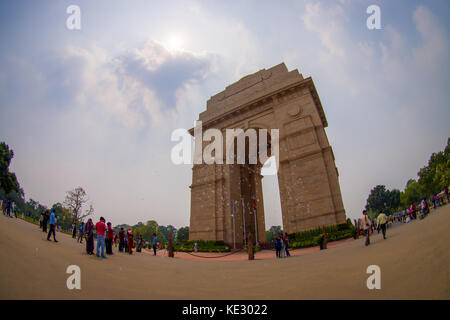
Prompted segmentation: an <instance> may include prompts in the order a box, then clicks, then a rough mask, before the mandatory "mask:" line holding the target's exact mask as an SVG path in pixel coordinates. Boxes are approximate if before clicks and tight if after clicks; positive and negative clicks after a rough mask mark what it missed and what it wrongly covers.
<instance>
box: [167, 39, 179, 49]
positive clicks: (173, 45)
mask: <svg viewBox="0 0 450 320" xmlns="http://www.w3.org/2000/svg"><path fill="white" fill-rule="evenodd" d="M167 46H168V49H169V50H181V49H182V47H183V40H182V39H181V37H179V36H171V37H170V38H169V40H168V42H167Z"/></svg>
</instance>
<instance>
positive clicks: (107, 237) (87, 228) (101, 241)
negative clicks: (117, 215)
mask: <svg viewBox="0 0 450 320" xmlns="http://www.w3.org/2000/svg"><path fill="white" fill-rule="evenodd" d="M105 222H106V221H105V218H103V217H100V220H99V221H98V222H97V223H96V224H95V225H94V223H93V221H92V219H89V220H88V221H87V222H86V223H84V222H81V223H80V224H79V225H78V226H77V225H76V224H74V225H73V226H72V227H73V229H72V237H73V238H77V242H80V243H83V238H85V239H86V252H87V254H89V255H92V254H94V230H95V231H96V235H97V247H96V255H97V257H100V256H101V257H102V258H104V259H106V255H112V254H114V253H113V245H114V246H115V247H116V248H117V246H118V247H119V252H124V251H125V252H126V253H129V254H132V253H133V248H136V252H142V249H143V248H144V247H147V246H148V242H147V241H144V239H143V237H142V235H140V234H139V232H137V234H136V238H135V237H134V235H133V231H132V230H131V229H128V230H127V231H125V230H124V228H120V231H119V232H118V235H117V234H116V230H115V229H114V228H113V227H112V225H111V222H108V223H105ZM77 233H78V237H77ZM152 244H153V252H154V255H155V256H156V249H157V245H158V244H159V243H158V238H157V236H156V234H153V239H152ZM105 251H106V255H105Z"/></svg>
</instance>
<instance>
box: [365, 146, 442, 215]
mask: <svg viewBox="0 0 450 320" xmlns="http://www.w3.org/2000/svg"><path fill="white" fill-rule="evenodd" d="M417 176H418V178H417V179H409V180H408V182H407V183H406V186H405V189H404V190H403V191H400V190H397V189H393V190H388V189H386V186H384V185H377V186H375V187H374V188H373V189H372V190H371V191H370V194H369V197H368V198H367V202H366V210H367V211H368V212H369V216H372V215H376V214H378V212H379V211H380V210H382V211H383V212H385V213H387V214H392V213H394V212H398V211H401V210H404V209H406V208H407V207H409V206H410V205H411V204H412V203H418V202H419V201H420V200H421V199H424V198H425V199H430V198H431V196H434V195H436V194H438V193H439V192H441V191H443V190H444V189H445V188H447V187H448V186H449V185H450V138H449V139H447V146H446V147H445V149H444V150H443V151H440V152H438V153H433V154H432V155H431V157H430V159H429V160H428V164H427V165H426V166H424V167H423V168H421V169H420V170H419V172H418V173H417Z"/></svg>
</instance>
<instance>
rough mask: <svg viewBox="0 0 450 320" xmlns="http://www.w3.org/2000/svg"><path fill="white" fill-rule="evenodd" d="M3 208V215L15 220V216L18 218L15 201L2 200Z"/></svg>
mask: <svg viewBox="0 0 450 320" xmlns="http://www.w3.org/2000/svg"><path fill="white" fill-rule="evenodd" d="M0 204H1V208H2V212H3V215H5V216H7V217H10V218H14V216H15V217H16V218H17V212H16V210H15V208H14V201H12V200H10V199H7V200H0Z"/></svg>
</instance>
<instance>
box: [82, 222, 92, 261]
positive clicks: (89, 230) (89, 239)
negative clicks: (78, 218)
mask: <svg viewBox="0 0 450 320" xmlns="http://www.w3.org/2000/svg"><path fill="white" fill-rule="evenodd" d="M84 234H85V235H86V252H87V254H94V223H93V222H92V219H89V220H88V222H87V223H86V226H85V231H84Z"/></svg>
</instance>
